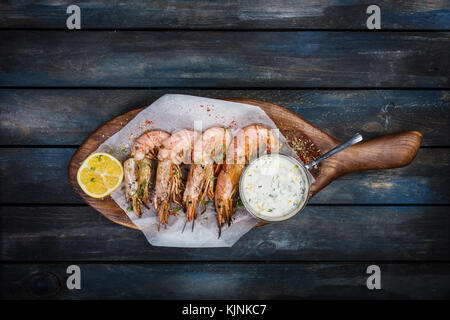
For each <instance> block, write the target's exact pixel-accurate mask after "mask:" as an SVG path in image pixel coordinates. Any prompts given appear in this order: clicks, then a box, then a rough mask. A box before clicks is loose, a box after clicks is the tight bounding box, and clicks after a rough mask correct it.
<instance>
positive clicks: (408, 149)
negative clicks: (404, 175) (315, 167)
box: [311, 131, 422, 195]
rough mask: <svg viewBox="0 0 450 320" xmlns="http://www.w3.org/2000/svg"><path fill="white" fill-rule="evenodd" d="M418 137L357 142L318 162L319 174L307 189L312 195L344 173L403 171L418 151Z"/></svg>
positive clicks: (417, 134) (408, 133) (415, 134)
mask: <svg viewBox="0 0 450 320" xmlns="http://www.w3.org/2000/svg"><path fill="white" fill-rule="evenodd" d="M421 142H422V134H421V133H420V132H417V131H406V132H400V133H394V134H388V135H384V136H380V137H377V138H374V139H372V140H368V141H363V142H360V143H358V144H356V145H354V146H351V147H349V148H347V149H345V150H343V151H342V152H339V153H337V154H336V155H334V156H332V157H330V158H328V159H327V160H324V161H323V162H322V167H321V170H322V174H321V175H320V176H319V178H318V179H317V180H316V182H315V183H314V184H313V185H312V186H311V192H312V195H314V194H315V193H317V192H318V191H319V190H321V189H323V188H324V187H325V186H326V185H328V184H329V183H330V182H331V181H333V180H334V179H336V178H338V177H341V176H343V175H345V174H347V173H352V172H358V171H364V170H374V169H389V168H398V167H403V166H406V165H408V164H409V163H411V161H412V160H413V159H414V157H415V156H416V154H417V152H418V151H419V148H420V144H421Z"/></svg>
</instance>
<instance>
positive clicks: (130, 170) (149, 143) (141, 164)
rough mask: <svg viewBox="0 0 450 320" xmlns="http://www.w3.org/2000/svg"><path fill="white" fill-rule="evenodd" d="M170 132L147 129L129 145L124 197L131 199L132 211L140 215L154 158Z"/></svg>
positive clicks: (144, 203)
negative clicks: (129, 153)
mask: <svg viewBox="0 0 450 320" xmlns="http://www.w3.org/2000/svg"><path fill="white" fill-rule="evenodd" d="M168 137H170V134H168V133H167V132H164V131H160V130H152V131H147V132H145V133H144V134H143V135H141V136H140V137H139V138H137V139H136V141H135V143H134V144H133V146H132V147H131V157H130V158H129V159H127V160H126V161H125V162H124V178H125V197H126V200H127V201H131V203H132V208H133V211H134V212H135V213H136V214H137V215H138V216H140V215H141V208H140V205H144V206H147V203H149V201H150V198H149V192H150V187H151V177H152V172H153V170H154V168H153V164H152V161H151V160H155V159H156V156H157V154H158V150H159V148H160V146H161V145H162V142H163V141H164V140H166V139H167V138H168Z"/></svg>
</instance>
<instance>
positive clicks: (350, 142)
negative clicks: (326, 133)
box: [305, 133, 363, 170]
mask: <svg viewBox="0 0 450 320" xmlns="http://www.w3.org/2000/svg"><path fill="white" fill-rule="evenodd" d="M362 139H363V137H362V135H361V134H359V133H357V134H355V135H354V136H353V137H351V138H350V139H349V140H348V141H346V142H344V143H341V144H340V145H338V146H336V147H334V148H333V149H331V150H330V151H328V152H327V153H325V154H324V155H323V156H321V157H320V158H318V159H316V160H314V161H313V162H311V163H309V164H307V165H305V167H306V169H308V170H309V169H310V168H311V167H313V166H315V165H316V164H318V163H320V162H322V161H323V160H325V159H328V158H329V157H331V156H332V155H334V154H336V153H338V152H340V151H342V150H344V149H346V148H348V147H350V146H352V145H354V144H356V143H358V142H360V141H362Z"/></svg>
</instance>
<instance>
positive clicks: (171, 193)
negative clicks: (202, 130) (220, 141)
mask: <svg viewBox="0 0 450 320" xmlns="http://www.w3.org/2000/svg"><path fill="white" fill-rule="evenodd" d="M198 137H199V133H197V132H195V131H192V130H181V131H178V132H176V133H174V134H172V136H170V138H168V139H166V140H164V142H163V145H162V148H161V149H160V150H159V153H158V159H159V163H158V168H157V170H156V182H155V191H154V194H153V201H152V202H153V206H154V207H155V209H156V211H158V218H159V223H158V230H159V228H160V226H161V223H163V224H164V225H165V226H166V225H167V222H168V220H169V209H170V203H171V202H175V203H177V204H179V205H182V191H183V183H182V179H181V170H180V164H181V163H190V161H191V153H192V148H193V146H194V141H195V140H197V139H198Z"/></svg>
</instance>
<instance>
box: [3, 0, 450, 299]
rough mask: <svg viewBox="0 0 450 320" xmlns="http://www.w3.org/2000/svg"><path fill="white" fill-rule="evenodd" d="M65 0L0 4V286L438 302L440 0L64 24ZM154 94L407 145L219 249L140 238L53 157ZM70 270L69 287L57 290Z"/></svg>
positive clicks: (129, 295)
mask: <svg viewBox="0 0 450 320" xmlns="http://www.w3.org/2000/svg"><path fill="white" fill-rule="evenodd" d="M70 4H72V1H58V2H57V4H55V2H54V1H50V0H48V1H45V0H44V1H39V3H36V4H35V3H33V1H20V2H14V1H11V2H7V3H1V4H0V39H1V41H0V210H1V214H0V221H1V224H0V235H1V237H0V250H1V251H0V252H1V257H0V259H1V261H0V263H1V264H0V268H1V272H0V292H1V297H2V298H5V299H11V298H16V299H99V298H111V299H175V298H184V299H286V298H287V299H296V298H340V299H343V298H344V299H347V298H367V299H383V298H384V299H387V298H389V299H421V298H424V299H431V298H437V299H442V298H447V299H448V298H449V297H450V268H449V267H450V260H449V259H450V251H449V231H450V229H449V226H450V215H449V214H450V212H449V206H450V202H449V199H450V194H449V188H448V186H449V183H450V178H449V173H450V172H449V162H450V152H449V151H450V149H449V147H450V144H449V138H448V137H449V127H450V125H449V111H450V83H449V76H450V58H449V52H450V3H449V2H448V1H416V0H411V1H388V0H382V1H378V2H377V3H373V1H361V2H356V1H350V0H337V1H330V2H327V1H321V2H310V3H297V2H296V1H290V0H276V1H264V0H255V1H250V0H249V1H212V2H211V1H204V0H198V1H181V0H180V1H178V0H172V1H159V0H157V1H143V0H132V1H123V2H122V1H106V0H95V1H78V2H77V3H76V4H77V5H78V6H79V7H80V9H81V30H68V29H67V27H66V19H67V17H68V16H69V14H67V13H66V10H67V7H68V6H69V5H70ZM370 4H378V5H379V6H380V8H381V19H382V20H381V26H382V30H376V31H369V30H367V28H366V20H367V17H368V14H367V13H366V9H367V6H369V5H370ZM165 93H183V94H192V95H198V96H205V97H213V98H221V97H245V98H256V99H261V100H266V101H270V102H273V103H276V104H280V105H283V106H286V107H287V108H289V109H291V110H293V111H294V112H296V113H298V114H299V115H301V116H302V117H304V118H306V119H307V120H309V121H310V122H312V123H313V124H314V125H316V126H318V127H319V128H321V129H322V130H324V131H326V132H328V133H330V134H331V135H332V136H334V137H336V138H338V139H345V138H347V137H349V136H351V135H352V134H353V133H355V132H361V133H362V134H363V135H364V136H365V137H366V138H371V137H375V136H379V135H382V134H386V133H391V132H398V131H403V130H418V131H420V132H421V133H422V134H423V136H424V139H423V143H422V147H421V149H420V151H419V153H418V155H417V157H416V159H415V160H414V161H413V163H412V164H411V165H409V166H407V167H404V168H400V169H390V170H384V171H369V172H362V173H357V174H352V175H348V176H345V177H343V178H341V179H339V180H336V181H335V182H333V183H332V184H331V185H329V186H328V187H326V188H325V189H324V190H322V191H321V192H320V193H319V194H318V195H317V196H315V197H314V198H313V200H312V201H311V203H310V204H309V205H308V207H307V209H306V210H305V212H304V214H302V215H301V216H298V217H296V218H294V219H291V220H288V221H286V222H283V223H278V224H273V225H268V226H265V227H261V228H257V229H253V230H251V231H250V232H249V233H248V234H246V235H245V236H244V237H243V238H242V239H241V240H240V241H239V242H238V243H236V244H235V245H234V246H233V247H232V248H212V249H177V248H162V247H152V246H151V245H149V244H148V243H147V241H146V239H145V237H144V235H143V234H142V233H141V232H140V231H136V230H131V229H127V228H124V227H121V226H119V225H115V224H113V223H112V222H110V221H108V220H106V219H105V218H103V217H102V216H101V215H99V214H98V213H96V212H95V211H94V210H93V209H91V208H90V207H89V206H87V205H85V204H84V203H83V202H82V200H81V199H80V198H78V197H77V195H76V194H75V193H74V192H72V190H71V189H70V187H69V184H68V180H67V165H68V162H69V160H70V157H71V156H72V154H73V153H74V152H75V150H76V149H77V147H78V146H79V145H80V144H81V143H82V141H83V140H84V139H86V138H87V137H88V135H89V134H90V133H91V132H92V131H93V130H95V129H96V128H97V127H98V126H100V125H101V124H103V123H104V122H106V121H108V120H110V119H112V118H113V117H115V116H117V115H120V114H122V113H124V112H126V111H129V110H132V109H135V108H137V107H141V106H144V105H148V104H150V103H152V102H153V101H154V100H156V99H157V98H159V97H160V96H161V95H163V94H165ZM73 264H75V265H79V266H80V268H81V270H82V289H81V290H69V289H68V288H67V287H66V285H65V279H66V278H67V277H68V275H67V273H66V269H67V267H68V266H69V265H73ZM373 264H375V265H378V266H380V268H381V274H382V275H381V281H382V289H381V290H368V289H367V287H366V280H367V277H368V274H367V273H366V269H367V267H368V266H369V265H373Z"/></svg>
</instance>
